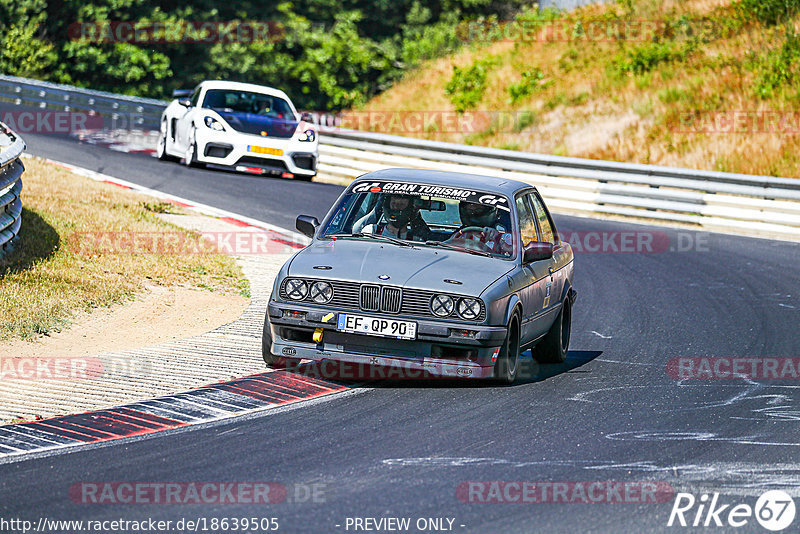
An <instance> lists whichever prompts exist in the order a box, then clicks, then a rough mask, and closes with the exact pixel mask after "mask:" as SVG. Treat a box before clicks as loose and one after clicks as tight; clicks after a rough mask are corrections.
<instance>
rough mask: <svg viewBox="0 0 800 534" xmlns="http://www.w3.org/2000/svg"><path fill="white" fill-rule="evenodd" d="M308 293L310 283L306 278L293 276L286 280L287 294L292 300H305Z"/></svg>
mask: <svg viewBox="0 0 800 534" xmlns="http://www.w3.org/2000/svg"><path fill="white" fill-rule="evenodd" d="M306 295H308V284H306V282H305V280H298V279H297V278H291V279H289V280H287V281H286V296H287V297H289V298H290V299H292V300H303V299H304V298H306Z"/></svg>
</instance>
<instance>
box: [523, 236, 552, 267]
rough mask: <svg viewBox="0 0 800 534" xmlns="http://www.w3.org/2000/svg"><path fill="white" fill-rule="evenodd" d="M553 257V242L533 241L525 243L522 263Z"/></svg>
mask: <svg viewBox="0 0 800 534" xmlns="http://www.w3.org/2000/svg"><path fill="white" fill-rule="evenodd" d="M552 257H553V244H552V243H547V242H544V241H533V242H531V243H528V244H527V245H525V252H523V254H522V263H524V264H528V263H533V262H535V261H542V260H549V259H550V258H552Z"/></svg>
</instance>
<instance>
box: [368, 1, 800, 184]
mask: <svg viewBox="0 0 800 534" xmlns="http://www.w3.org/2000/svg"><path fill="white" fill-rule="evenodd" d="M633 3H634V6H635V10H634V12H633V13H626V12H625V11H624V10H623V8H622V7H620V6H619V5H615V4H614V3H607V4H604V5H595V6H590V7H588V8H585V9H582V10H577V11H574V12H572V13H570V14H569V15H568V16H569V17H571V18H574V19H575V20H577V19H579V18H580V19H581V20H586V19H589V20H596V19H598V18H602V17H607V16H608V15H609V13H611V12H612V11H613V12H615V13H616V15H615V16H617V17H622V18H625V17H628V18H629V19H632V20H645V19H646V20H654V19H656V20H673V21H674V20H677V19H678V18H679V17H681V16H686V17H688V18H690V19H691V20H694V21H697V20H701V19H703V18H704V17H705V18H707V20H711V21H712V22H713V23H714V30H715V31H714V33H713V34H712V38H711V39H707V40H704V41H699V42H698V43H697V45H696V47H695V48H690V47H688V40H686V39H678V40H675V41H674V43H673V44H674V49H675V50H678V51H683V52H684V55H683V56H682V57H679V58H677V59H674V60H671V61H664V62H661V63H657V64H656V65H655V66H653V67H652V68H651V69H650V70H649V71H647V72H642V73H636V74H634V73H628V74H627V75H624V74H620V73H619V72H618V71H615V65H616V63H615V62H618V61H619V60H620V58H625V54H627V53H628V52H631V51H634V50H636V49H637V48H642V47H645V46H646V45H647V43H643V42H637V41H635V40H633V41H617V42H608V41H591V40H588V41H587V40H580V41H573V42H565V41H562V42H533V41H529V42H507V41H502V42H495V43H491V44H487V45H482V46H481V45H476V46H471V47H465V48H464V49H462V50H461V51H459V52H457V53H456V54H454V55H453V56H451V57H447V58H442V59H438V60H434V61H430V62H428V63H427V64H425V65H423V66H422V67H421V68H419V69H417V70H415V71H413V72H410V73H409V74H408V75H407V76H406V77H405V78H404V79H403V80H402V81H400V82H399V83H397V84H396V85H395V86H394V87H392V88H391V89H389V90H388V91H386V92H384V93H383V94H381V95H379V96H377V97H376V98H374V99H373V100H372V101H370V102H369V103H368V104H367V105H366V106H365V107H364V108H363V110H364V111H372V112H385V111H389V112H392V111H408V110H426V111H447V112H451V113H454V112H455V111H454V109H455V108H454V106H453V104H452V103H451V102H450V100H449V99H448V96H447V95H446V94H445V90H444V87H445V85H446V84H447V82H448V81H449V80H450V78H451V76H452V74H453V67H454V66H458V67H462V68H463V67H465V66H469V65H471V64H473V63H474V62H475V61H476V60H480V59H484V58H489V57H493V58H496V64H495V66H494V67H493V68H491V70H490V73H489V78H488V84H487V88H486V91H485V93H484V95H483V98H482V100H481V101H480V103H479V104H478V106H477V109H478V110H482V111H490V110H495V111H496V110H502V111H508V112H510V113H516V112H521V111H530V112H532V113H533V114H534V116H535V120H534V122H533V123H532V124H530V125H528V126H527V127H526V128H525V129H523V130H522V131H514V130H513V129H512V128H507V127H506V128H494V129H492V128H486V129H485V130H484V131H482V132H480V133H477V134H476V133H472V132H467V131H452V132H447V133H438V132H437V133H430V132H424V131H413V130H412V131H409V130H408V129H403V130H397V129H395V130H393V131H392V130H390V131H389V132H387V133H397V134H399V135H409V136H415V137H422V138H428V139H436V140H443V141H453V142H462V143H463V142H466V143H471V144H477V145H484V146H493V147H500V148H510V149H514V150H524V151H532V152H544V153H556V154H561V155H569V156H577V157H588V158H598V159H608V160H617V161H631V162H639V163H652V164H662V165H672V166H681V167H689V168H697V169H711V170H720V171H728V172H742V173H748V174H765V175H778V176H789V177H800V169H799V168H798V164H800V159H798V154H800V134H798V133H794V134H792V133H787V132H781V131H778V132H773V133H763V132H759V131H753V130H751V131H746V132H744V133H726V132H703V131H693V132H686V131H682V130H685V128H682V127H681V118H682V117H685V116H686V115H687V114H688V113H691V112H695V111H697V110H705V111H715V112H726V113H730V112H736V111H775V110H794V109H795V108H796V107H797V103H798V101H800V90H798V89H797V87H792V86H791V85H789V86H788V87H785V88H784V90H783V92H779V93H778V94H776V95H775V96H774V97H771V98H766V99H762V98H759V97H758V96H757V95H756V93H755V91H754V86H755V84H756V79H757V75H758V72H759V70H758V69H759V68H760V67H759V66H758V65H755V64H756V63H758V62H759V61H762V62H763V59H764V58H765V57H766V55H767V54H768V53H769V51H770V50H774V49H776V47H779V46H780V44H781V43H782V41H783V38H784V33H783V32H784V30H783V28H780V27H772V28H767V27H763V26H761V25H759V24H757V23H754V22H753V21H749V20H747V21H744V23H743V24H738V25H737V24H734V23H733V21H734V20H735V16H734V15H735V10H734V8H733V7H732V2H731V1H730V0H690V1H686V0H670V1H666V2H664V1H660V0H659V1H656V0H635V1H634V2H633ZM795 23H798V20H795ZM754 65H755V66H754ZM533 68H539V69H541V71H542V72H543V73H544V75H545V80H549V81H550V84H549V86H547V87H545V88H544V89H539V90H537V91H535V92H534V93H533V94H531V95H530V96H529V97H527V98H523V99H521V100H519V101H518V102H517V103H513V104H512V103H511V99H510V98H509V92H508V89H509V86H510V85H512V84H514V83H517V82H519V81H520V80H521V79H522V73H523V72H524V71H527V70H531V69H533Z"/></svg>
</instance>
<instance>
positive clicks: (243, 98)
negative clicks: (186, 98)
mask: <svg viewBox="0 0 800 534" xmlns="http://www.w3.org/2000/svg"><path fill="white" fill-rule="evenodd" d="M203 107H204V108H207V109H213V110H214V111H217V112H227V113H231V112H238V113H251V114H254V115H262V116H264V117H271V118H274V119H286V120H295V115H294V112H293V111H292V107H291V106H290V105H289V103H288V102H286V101H285V100H283V99H282V98H278V97H276V96H270V95H265V94H262V93H251V92H249V91H235V90H231V89H210V90H209V91H207V92H206V96H205V98H204V99H203Z"/></svg>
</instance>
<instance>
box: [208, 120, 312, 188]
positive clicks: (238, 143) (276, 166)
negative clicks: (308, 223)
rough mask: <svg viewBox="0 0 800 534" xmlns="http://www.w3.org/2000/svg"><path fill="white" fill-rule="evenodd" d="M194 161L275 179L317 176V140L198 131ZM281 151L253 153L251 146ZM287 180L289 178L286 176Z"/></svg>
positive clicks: (209, 130)
mask: <svg viewBox="0 0 800 534" xmlns="http://www.w3.org/2000/svg"><path fill="white" fill-rule="evenodd" d="M195 142H196V144H197V161H198V162H200V163H205V164H207V165H209V166H212V167H219V168H225V169H234V170H239V171H243V172H251V173H253V172H256V173H257V174H270V175H274V176H284V175H286V174H291V175H292V176H302V177H311V176H316V174H317V161H318V159H319V141H314V142H311V143H308V142H301V141H298V140H296V139H295V138H291V139H281V138H277V137H260V136H257V135H249V134H243V133H239V132H232V131H225V132H218V131H215V130H211V129H210V128H198V129H197V131H196V133H195ZM253 146H256V147H266V148H270V149H278V150H281V151H282V153H283V154H282V155H280V156H277V155H273V154H263V153H257V152H252V151H251V150H250V147H253ZM286 177H289V176H286Z"/></svg>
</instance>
